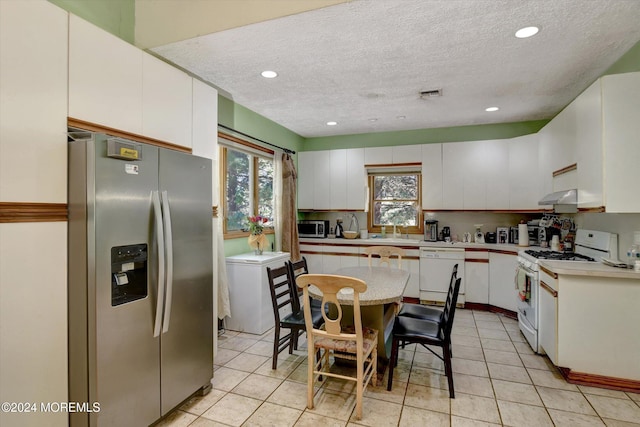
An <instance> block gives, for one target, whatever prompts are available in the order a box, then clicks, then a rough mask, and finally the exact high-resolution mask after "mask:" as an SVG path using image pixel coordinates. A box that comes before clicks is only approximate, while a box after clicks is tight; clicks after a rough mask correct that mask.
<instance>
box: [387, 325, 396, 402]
mask: <svg viewBox="0 0 640 427" xmlns="http://www.w3.org/2000/svg"><path fill="white" fill-rule="evenodd" d="M398 345H399V343H398V339H397V338H395V337H394V338H393V343H392V344H391V360H389V378H388V380H387V391H391V387H392V385H393V369H394V368H395V366H396V364H397V362H398Z"/></svg>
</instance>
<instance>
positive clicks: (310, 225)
mask: <svg viewBox="0 0 640 427" xmlns="http://www.w3.org/2000/svg"><path fill="white" fill-rule="evenodd" d="M328 234H329V221H324V220H302V221H298V236H299V237H316V238H318V237H319V238H325V237H327V235H328Z"/></svg>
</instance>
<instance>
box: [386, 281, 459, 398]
mask: <svg viewBox="0 0 640 427" xmlns="http://www.w3.org/2000/svg"><path fill="white" fill-rule="evenodd" d="M461 280H462V279H461V278H457V279H456V281H455V284H454V287H453V295H452V297H451V300H449V301H448V303H447V305H445V307H444V311H443V318H442V322H441V323H437V322H432V321H429V320H423V319H416V318H413V317H401V316H397V317H396V319H395V321H394V323H393V331H392V335H393V342H392V345H391V359H390V360H389V378H388V381H387V391H391V388H392V386H393V371H394V368H395V365H396V363H397V361H398V347H399V345H400V343H401V342H406V343H416V344H420V345H422V346H423V347H424V348H426V349H427V350H429V351H430V352H431V353H433V354H434V355H435V356H436V357H438V358H439V359H440V360H442V361H443V362H444V372H445V375H446V376H447V380H448V383H449V397H450V398H451V399H454V398H455V392H454V388H453V370H452V367H451V330H452V328H453V317H454V314H455V311H456V303H457V302H458V293H459V292H460V282H461ZM428 346H437V347H442V356H440V355H439V354H438V353H436V352H435V351H433V350H432V349H431V348H430V347H428Z"/></svg>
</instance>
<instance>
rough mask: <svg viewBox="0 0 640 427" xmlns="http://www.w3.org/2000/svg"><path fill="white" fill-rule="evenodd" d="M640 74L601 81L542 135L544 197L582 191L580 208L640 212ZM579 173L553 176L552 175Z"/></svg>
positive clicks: (621, 75)
mask: <svg viewBox="0 0 640 427" xmlns="http://www.w3.org/2000/svg"><path fill="white" fill-rule="evenodd" d="M638 99H640V72H633V73H625V74H613V75H608V76H604V77H602V78H600V79H599V80H597V81H596V82H595V83H594V84H592V85H591V86H590V87H589V88H587V89H586V90H585V91H584V92H583V93H582V94H580V95H579V96H578V97H577V98H576V99H575V100H574V101H573V102H572V103H571V104H569V105H568V106H567V108H565V109H564V110H563V111H562V112H561V113H560V114H558V116H556V117H555V118H554V119H553V120H552V121H551V122H549V123H548V124H547V125H546V126H545V127H544V128H543V129H542V130H540V132H539V133H538V135H539V138H540V153H539V159H540V162H541V163H540V170H541V172H540V173H541V175H540V178H541V180H542V182H543V188H542V189H543V191H542V192H541V194H540V195H541V196H542V195H544V194H546V193H547V192H549V191H550V190H554V191H558V190H565V189H568V188H577V189H578V208H581V209H589V208H595V209H598V208H601V207H604V208H605V210H606V212H619V213H625V212H627V213H637V212H640V197H636V195H637V193H638V189H637V184H636V182H637V171H638V169H639V166H638V165H639V164H640V144H638V136H637V135H639V134H640V120H638V117H640V102H638ZM572 164H577V170H575V171H572V172H569V173H565V174H561V175H559V176H557V177H555V178H552V174H553V172H554V171H557V170H559V169H562V168H564V167H567V166H570V165H572Z"/></svg>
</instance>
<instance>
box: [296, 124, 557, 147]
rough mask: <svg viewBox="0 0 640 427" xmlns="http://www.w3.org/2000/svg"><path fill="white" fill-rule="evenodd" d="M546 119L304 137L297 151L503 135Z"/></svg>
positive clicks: (536, 128) (522, 130)
mask: <svg viewBox="0 0 640 427" xmlns="http://www.w3.org/2000/svg"><path fill="white" fill-rule="evenodd" d="M548 122H549V120H537V121H530V122H518V123H500V124H490V125H475V126H458V127H448V128H431V129H418V130H407V131H397V132H379V133H365V134H359V135H339V136H326V137H319V138H307V139H306V140H305V143H304V145H303V147H302V148H301V151H316V150H331V149H336V148H361V147H382V146H385V145H411V144H431V143H436V142H456V141H479V140H484V139H506V138H514V137H516V136H521V135H527V134H530V133H535V132H538V131H539V130H540V129H542V127H544V125H546V124H547V123H548Z"/></svg>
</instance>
